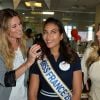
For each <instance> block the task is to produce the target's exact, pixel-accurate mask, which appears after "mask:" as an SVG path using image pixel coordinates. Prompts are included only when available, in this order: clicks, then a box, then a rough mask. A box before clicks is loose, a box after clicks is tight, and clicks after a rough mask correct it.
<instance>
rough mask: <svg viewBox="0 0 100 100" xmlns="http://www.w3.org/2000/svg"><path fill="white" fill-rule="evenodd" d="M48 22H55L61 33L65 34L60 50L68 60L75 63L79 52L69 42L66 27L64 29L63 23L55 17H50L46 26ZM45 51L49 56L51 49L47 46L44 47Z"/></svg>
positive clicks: (46, 22)
mask: <svg viewBox="0 0 100 100" xmlns="http://www.w3.org/2000/svg"><path fill="white" fill-rule="evenodd" d="M48 23H53V24H55V25H57V26H58V29H59V33H60V34H63V35H64V38H63V39H62V40H61V41H60V48H59V52H60V53H61V54H62V55H63V56H64V57H65V60H66V62H68V63H74V62H75V60H76V58H77V56H78V55H77V53H75V51H74V50H73V49H72V48H71V46H70V42H69V39H68V37H67V35H66V33H65V29H64V26H63V24H62V23H61V22H60V21H59V20H58V19H55V18H52V17H50V18H48V19H47V20H46V21H45V23H44V27H45V26H46V25H47V24H48ZM44 27H43V29H44ZM43 51H44V53H45V54H46V55H47V57H48V58H49V56H50V50H49V49H48V48H47V47H46V46H45V47H44V48H43Z"/></svg>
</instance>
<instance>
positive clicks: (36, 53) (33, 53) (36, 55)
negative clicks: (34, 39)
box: [29, 44, 41, 58]
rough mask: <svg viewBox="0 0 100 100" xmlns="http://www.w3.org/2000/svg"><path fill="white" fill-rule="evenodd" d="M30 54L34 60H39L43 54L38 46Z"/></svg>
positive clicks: (31, 49) (32, 48)
mask: <svg viewBox="0 0 100 100" xmlns="http://www.w3.org/2000/svg"><path fill="white" fill-rule="evenodd" d="M29 54H30V56H31V57H33V58H37V57H39V55H40V54H41V47H40V45H38V44H34V45H33V46H32V47H31V48H30V50H29Z"/></svg>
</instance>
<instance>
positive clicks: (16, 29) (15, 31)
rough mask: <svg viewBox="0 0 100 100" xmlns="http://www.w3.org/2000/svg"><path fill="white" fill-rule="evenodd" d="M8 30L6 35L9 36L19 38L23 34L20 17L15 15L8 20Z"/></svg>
mask: <svg viewBox="0 0 100 100" xmlns="http://www.w3.org/2000/svg"><path fill="white" fill-rule="evenodd" d="M8 24H9V32H8V37H10V38H15V39H17V38H21V37H22V35H23V32H22V24H21V22H20V19H19V18H18V17H17V16H15V17H13V18H12V19H10V20H9V23H8Z"/></svg>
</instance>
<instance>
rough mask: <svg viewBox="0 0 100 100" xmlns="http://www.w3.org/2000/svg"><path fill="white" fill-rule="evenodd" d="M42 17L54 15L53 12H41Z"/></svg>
mask: <svg viewBox="0 0 100 100" xmlns="http://www.w3.org/2000/svg"><path fill="white" fill-rule="evenodd" d="M42 14H44V15H54V12H42Z"/></svg>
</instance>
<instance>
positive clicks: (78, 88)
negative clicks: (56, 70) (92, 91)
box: [72, 70, 82, 100]
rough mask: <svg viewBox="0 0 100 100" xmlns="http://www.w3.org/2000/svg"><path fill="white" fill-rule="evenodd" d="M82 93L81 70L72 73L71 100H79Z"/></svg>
mask: <svg viewBox="0 0 100 100" xmlns="http://www.w3.org/2000/svg"><path fill="white" fill-rule="evenodd" d="M81 92H82V72H81V70H78V71H74V73H73V89H72V100H80V98H81Z"/></svg>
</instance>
